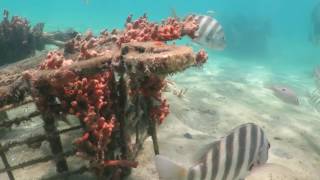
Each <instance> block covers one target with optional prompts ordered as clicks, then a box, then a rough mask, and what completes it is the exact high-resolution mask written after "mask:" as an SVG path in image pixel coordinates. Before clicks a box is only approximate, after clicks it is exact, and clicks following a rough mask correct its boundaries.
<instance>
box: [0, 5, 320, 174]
mask: <svg viewBox="0 0 320 180" xmlns="http://www.w3.org/2000/svg"><path fill="white" fill-rule="evenodd" d="M317 3H319V1H318V0H304V1H301V0H300V1H298V0H296V1H294V0H189V1H186V0H176V1H172V0H160V1H151V0H149V1H147V0H117V1H111V0H109V1H108V0H87V1H86V0H51V1H49V0H24V1H23V0H0V10H1V11H2V10H3V9H7V10H9V12H10V14H11V15H18V16H23V17H26V18H28V19H29V20H30V21H31V23H33V24H35V23H38V22H45V31H55V30H64V29H67V28H70V27H71V28H74V29H76V30H77V31H80V32H85V31H86V30H92V31H93V32H95V33H99V32H100V31H101V30H103V29H105V28H107V29H109V30H111V29H113V28H123V26H124V22H125V19H126V18H127V16H128V15H129V14H133V15H134V17H139V16H140V15H142V14H143V13H147V15H148V17H149V19H150V20H152V21H160V20H162V19H164V18H166V17H168V16H170V15H171V9H175V10H176V12H177V14H178V15H179V16H181V17H183V16H185V15H187V14H189V13H197V14H206V13H207V11H214V17H215V18H216V19H218V21H219V22H220V23H221V24H222V26H223V27H224V29H225V32H226V39H227V48H226V49H225V50H224V51H221V52H220V51H219V52H218V51H213V50H210V49H207V52H208V54H209V60H208V63H207V64H205V66H204V68H203V69H201V70H199V69H189V70H187V71H186V72H184V73H182V74H179V75H178V77H173V79H175V80H177V84H178V86H181V87H188V88H189V89H190V90H189V93H190V96H189V95H186V96H187V98H186V99H187V100H188V102H193V100H195V101H197V100H199V99H201V98H204V99H205V98H213V100H212V101H216V99H214V98H215V96H214V95H212V94H213V92H215V93H216V92H220V91H223V90H221V89H223V88H224V87H223V85H226V84H228V83H229V82H232V83H231V84H233V85H235V84H236V85H237V86H240V88H239V87H237V88H239V89H241V88H243V89H242V90H241V91H242V94H241V93H240V94H241V95H239V96H242V97H233V96H230V97H228V94H223V93H222V94H223V95H224V96H225V97H226V99H228V98H230V99H232V98H234V99H232V100H230V101H229V103H230V102H231V103H234V104H233V105H232V106H231V105H230V106H231V107H239V108H240V109H241V108H244V107H245V108H249V109H250V108H251V109H252V111H253V112H254V113H253V112H252V114H250V113H251V111H250V113H249V114H248V115H247V116H248V119H247V120H244V121H249V120H252V119H254V118H256V117H259V118H261V117H260V116H258V115H263V114H264V113H266V114H272V115H274V114H276V115H279V114H281V115H283V117H284V119H285V120H287V119H289V120H288V123H289V122H291V123H292V124H295V123H296V124H299V123H301V122H302V120H306V118H310V119H312V120H314V119H317V118H318V119H319V116H316V115H314V111H313V110H311V109H310V108H309V106H308V105H306V104H307V103H305V102H306V101H307V100H305V99H306V94H307V93H308V92H310V91H311V90H312V89H314V87H315V83H314V77H313V70H314V68H315V67H316V66H317V65H319V64H320V46H318V47H317V46H314V45H313V44H312V43H311V42H310V33H311V23H312V22H311V12H312V9H313V7H314V6H315V5H316V4H317ZM236 24H237V25H236ZM237 28H238V29H237ZM255 28H258V29H259V30H257V31H255V30H254V31H251V30H252V29H255ZM250 32H254V33H256V34H253V33H250ZM235 36H238V37H237V38H239V39H238V41H233V39H232V37H233V38H236V37H235ZM190 42H191V41H190V40H189V39H187V38H185V39H182V40H181V41H180V42H179V43H180V44H184V43H190ZM233 43H234V44H233ZM236 43H237V44H236ZM192 46H193V47H194V48H195V49H200V48H205V47H199V46H194V45H192ZM213 74H214V75H213ZM193 76H194V78H195V79H196V80H194V79H192V77H193ZM208 76H209V78H207V77H208ZM188 78H189V79H190V81H189V82H187V81H188V80H189V79H188ZM197 78H198V79H197ZM206 78H207V79H206ZM208 79H209V80H210V82H208V83H206V80H208ZM179 80H180V81H181V82H180V83H179ZM184 80H185V81H184ZM198 82H199V85H198V87H193V86H192V85H190V84H192V83H193V85H194V84H195V83H198ZM224 82H226V83H224ZM238 82H241V84H237V83H238ZM272 82H273V83H275V84H286V85H288V86H290V87H293V88H294V90H295V91H296V92H297V94H298V95H299V96H301V99H303V101H302V105H301V106H300V107H299V109H298V108H296V107H294V108H292V107H289V106H288V107H287V106H286V105H283V106H282V105H281V108H279V109H281V110H279V109H277V108H278V106H280V105H279V104H277V102H274V101H275V99H272V98H271V100H270V101H269V99H270V97H272V93H271V92H269V91H267V90H265V89H263V88H262V87H264V86H265V85H267V84H269V83H272ZM228 85H229V86H226V88H229V87H231V85H230V84H228ZM217 86H219V88H221V89H218V90H217V89H215V88H217ZM208 87H209V88H208ZM232 87H233V86H232ZM232 87H231V89H229V90H230V92H231V91H232V93H234V92H238V91H237V90H238V89H236V90H235V91H233V89H232ZM201 88H203V89H206V90H207V91H206V92H207V93H208V94H210V95H208V96H206V97H202V96H201V94H200V95H198V96H193V93H195V92H197V90H198V91H199V92H200V93H204V94H205V91H202V90H203V89H201ZM228 92H229V91H226V92H225V93H228ZM232 93H231V94H232ZM211 95H212V96H211ZM229 95H230V94H229ZM265 95H266V96H265ZM236 96H237V95H236ZM243 96H244V97H243ZM188 98H190V99H188ZM192 98H193V99H192ZM237 98H239V99H240V100H243V99H245V102H244V101H237V100H239V99H237ZM259 98H262V99H259ZM170 99H171V100H172V99H173V97H171V98H169V100H170ZM257 100H259V103H260V104H261V103H263V104H262V105H261V106H263V105H265V107H269V106H271V107H270V109H268V108H266V109H263V108H261V107H260V109H259V107H258V106H257V104H255V103H258V101H257ZM174 101H175V100H174ZM208 101H211V99H210V100H208ZM201 103H203V102H201ZM241 103H242V104H241ZM246 103H248V104H249V105H248V104H246ZM173 104H174V103H173ZM177 104H179V103H177ZM204 104H205V103H204ZM239 104H240V105H239ZM205 105H207V107H211V105H212V104H210V103H209V104H205ZM237 105H239V106H237ZM252 105H253V106H252ZM267 105H269V106H267ZM216 106H218V105H217V104H215V105H212V107H216ZM221 106H222V107H223V106H224V105H221ZM255 108H256V109H255ZM308 108H309V109H308ZM297 109H298V110H297ZM172 111H173V116H175V114H174V112H179V113H181V112H180V110H179V108H175V107H173V110H172ZM217 111H219V110H217ZM279 111H281V112H279ZM245 112H246V111H245ZM255 113H257V114H255ZM259 113H260V114H259ZM231 114H232V113H231ZM192 115H193V116H194V115H195V114H192ZM317 115H318V114H317ZM177 116H178V115H177ZM230 116H232V118H237V117H238V114H236V115H234V116H235V117H234V116H233V115H229V116H228V118H229V117H230ZM279 116H280V115H279ZM170 118H171V117H169V119H170ZM221 118H224V117H223V116H222V115H221ZM228 118H227V119H228ZM232 118H231V119H232ZM286 118H287V119H286ZM199 119H200V118H199ZM240 119H241V118H240ZM262 119H263V118H262ZM297 119H298V120H299V122H297V121H296V120H297ZM192 120H193V119H192ZM300 120H301V121H300ZM308 120H309V119H308ZM188 121H191V120H190V119H189V120H188ZM281 121H282V122H281V123H283V124H285V123H286V122H287V121H283V120H282V119H281ZM310 121H311V120H310ZM226 122H227V123H229V122H230V123H234V122H235V121H233V119H232V120H230V121H228V120H226ZM308 122H309V121H308ZM277 123H278V122H275V123H274V122H273V124H272V125H270V124H269V125H266V126H267V130H269V131H270V133H275V132H274V131H272V128H273V127H272V126H276V125H277ZM281 123H279V124H281ZM191 124H192V123H191ZM217 124H218V125H219V123H217ZM266 124H267V123H266ZM275 124H276V125H275ZM192 125H193V124H192ZM192 125H190V126H192ZM215 125H216V124H215ZM264 125H265V124H264ZM299 125H300V124H299ZM317 125H319V123H317ZM226 126H227V125H221V127H226ZM312 126H313V125H309V126H308V128H310V129H311V128H312ZM280 127H281V128H284V127H286V125H279V130H282V129H281V128H280ZM318 127H319V126H318ZM268 128H269V129H268ZM199 129H200V130H201V128H199ZM199 129H198V130H199ZM222 129H223V128H222ZM306 129H307V128H306ZM277 130H278V129H277ZM317 130H319V129H317ZM310 134H311V135H310ZM309 135H310V137H313V140H314V141H315V142H318V143H320V142H319V137H320V134H319V131H318V132H316V133H315V134H313V132H312V131H310V132H309ZM270 136H271V135H270ZM284 139H285V138H284ZM299 140H301V139H297V140H296V141H297V142H301V144H302V145H301V144H299V145H297V144H293V145H292V144H291V145H292V147H294V148H295V147H298V146H303V145H304V144H303V140H302V141H299ZM161 142H162V141H161V139H160V143H161ZM275 144H277V143H275ZM274 147H278V146H277V145H275V146H274ZM279 147H283V146H279ZM294 148H293V149H294ZM288 149H290V148H287V150H288ZM306 149H308V148H306ZM315 149H317V148H315ZM296 152H298V154H299V153H301V152H302V153H303V149H302V150H301V149H299V150H297V151H296ZM310 152H313V153H314V154H316V157H317V158H318V161H317V163H319V162H320V160H319V159H320V156H319V154H318V153H317V152H314V151H312V148H311V150H310ZM292 154H294V152H292ZM304 158H305V157H300V159H299V158H297V159H298V160H300V161H304V162H305V159H304ZM310 159H315V158H314V156H313V157H310ZM272 160H274V161H275V162H276V160H278V159H272ZM298 160H297V162H298ZM307 160H308V159H307ZM279 162H281V163H286V162H287V161H279ZM288 162H289V163H290V162H291V161H288ZM314 163H315V162H314ZM293 164H294V163H293ZM315 164H316V163H315ZM297 167H298V166H297ZM306 167H307V168H310V166H306ZM315 167H317V168H320V165H319V164H316V165H315ZM310 169H311V168H310ZM318 177H319V176H318Z"/></svg>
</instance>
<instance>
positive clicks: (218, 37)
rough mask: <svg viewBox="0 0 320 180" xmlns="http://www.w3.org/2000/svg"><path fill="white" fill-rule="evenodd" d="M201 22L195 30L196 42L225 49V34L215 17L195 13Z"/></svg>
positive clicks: (217, 48) (213, 47)
mask: <svg viewBox="0 0 320 180" xmlns="http://www.w3.org/2000/svg"><path fill="white" fill-rule="evenodd" d="M195 19H196V20H197V22H198V23H199V29H198V30H197V31H196V32H195V36H196V38H194V39H193V41H194V42H196V43H198V44H200V45H202V46H205V47H208V48H212V49H215V50H223V49H224V48H225V47H226V41H225V34H224V31H223V28H222V26H221V24H220V23H219V22H218V21H217V20H216V19H215V18H213V17H211V16H207V15H195Z"/></svg>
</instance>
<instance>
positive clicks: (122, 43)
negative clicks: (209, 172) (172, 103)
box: [0, 15, 207, 180]
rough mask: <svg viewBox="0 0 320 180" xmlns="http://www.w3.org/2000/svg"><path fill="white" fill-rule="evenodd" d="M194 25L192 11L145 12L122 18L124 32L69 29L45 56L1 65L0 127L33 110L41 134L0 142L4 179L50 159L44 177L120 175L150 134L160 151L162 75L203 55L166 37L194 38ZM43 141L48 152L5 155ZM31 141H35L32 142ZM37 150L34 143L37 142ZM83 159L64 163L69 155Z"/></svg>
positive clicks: (164, 110) (165, 110)
mask: <svg viewBox="0 0 320 180" xmlns="http://www.w3.org/2000/svg"><path fill="white" fill-rule="evenodd" d="M197 29H198V23H197V21H196V20H195V19H194V17H193V16H188V17H186V18H185V19H183V20H178V19H175V18H171V17H169V18H167V19H166V20H164V21H163V22H161V23H152V22H149V21H148V18H147V16H146V15H143V16H141V17H140V18H138V19H136V20H133V18H132V16H131V15H130V16H128V18H127V20H126V23H125V28H124V29H123V30H116V29H115V30H112V31H111V32H109V31H107V30H104V31H102V32H101V33H100V35H98V36H95V35H94V34H93V33H92V32H90V31H88V32H87V33H85V34H84V35H80V34H78V35H76V36H75V37H74V38H73V39H71V40H69V41H68V42H67V43H65V45H64V48H61V49H59V50H56V51H52V52H49V53H48V54H47V55H45V56H38V57H37V58H29V59H26V60H23V61H20V62H17V63H15V64H12V65H10V66H7V67H6V68H5V69H2V70H1V71H0V117H1V119H0V128H9V127H12V126H13V125H17V126H19V124H20V123H21V122H24V121H29V120H30V118H32V117H35V116H40V117H41V119H42V121H43V128H44V132H45V133H43V134H39V135H30V137H27V138H24V139H18V140H16V141H9V142H6V141H5V142H4V143H1V144H0V157H1V159H2V162H3V164H4V166H5V167H4V168H2V169H0V173H7V175H8V177H9V179H10V180H11V179H15V177H14V171H15V170H17V169H21V168H25V167H27V166H32V165H34V164H36V163H41V162H46V161H54V162H55V165H56V172H57V174H55V175H53V176H50V177H43V179H63V178H67V177H69V176H72V175H74V174H80V173H83V172H85V171H89V172H92V173H93V174H95V176H96V177H97V178H98V179H122V178H123V177H125V176H126V175H128V174H129V173H130V169H131V168H136V167H138V166H139V162H137V161H136V160H135V159H136V156H137V154H138V153H139V150H140V149H141V147H142V145H143V141H144V140H145V139H146V138H147V137H149V136H151V137H152V140H153V146H154V152H155V154H159V147H158V144H157V126H159V125H161V123H162V122H163V121H164V120H165V118H166V116H167V115H168V114H169V104H168V102H167V100H166V98H165V97H164V96H163V94H162V90H163V89H164V87H165V86H166V83H167V81H166V77H167V76H168V75H171V74H174V73H178V72H181V71H183V70H185V69H187V68H189V67H193V66H201V65H202V64H204V63H205V62H206V60H207V54H206V52H205V51H204V50H200V51H199V52H194V51H193V50H192V48H190V47H187V46H178V45H175V44H174V43H173V44H171V45H169V44H168V42H169V41H173V40H176V39H179V38H181V37H183V36H190V37H191V38H193V37H195V31H197ZM27 103H34V104H35V105H36V107H37V109H36V111H34V112H32V113H30V114H28V115H25V116H23V117H19V118H13V119H9V118H8V116H7V114H6V111H8V110H10V109H12V108H16V107H18V106H21V105H24V104H27ZM67 115H68V116H69V115H71V116H74V117H76V118H77V119H78V120H79V124H78V125H76V126H70V127H69V128H66V129H59V127H58V126H57V123H56V122H57V121H59V120H63V121H68V120H67ZM70 131H79V132H80V134H81V136H79V137H77V138H75V139H73V140H72V142H70V143H72V144H73V147H74V148H73V149H72V150H70V151H64V147H63V145H62V144H63V143H62V140H61V137H60V136H61V134H64V133H69V132H70ZM42 141H47V142H48V143H49V146H50V149H51V154H50V155H48V156H45V157H40V158H37V159H32V160H30V161H27V162H22V163H20V164H16V165H11V164H10V163H9V162H8V160H7V158H6V153H8V152H9V151H10V149H11V148H12V147H15V146H19V145H23V144H28V145H32V144H35V143H41V142H42ZM33 147H34V146H33ZM36 148H37V146H36ZM74 155H76V156H79V157H81V158H83V159H84V160H85V161H86V162H87V163H86V164H85V165H83V166H81V167H80V168H78V169H71V168H70V166H71V165H70V164H68V162H67V160H66V159H67V158H68V157H69V156H74Z"/></svg>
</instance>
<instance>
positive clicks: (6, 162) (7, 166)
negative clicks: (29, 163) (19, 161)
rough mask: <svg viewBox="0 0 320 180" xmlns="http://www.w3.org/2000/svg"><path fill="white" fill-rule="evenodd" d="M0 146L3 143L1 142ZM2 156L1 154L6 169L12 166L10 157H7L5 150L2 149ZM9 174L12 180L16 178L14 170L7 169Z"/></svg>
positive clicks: (0, 152)
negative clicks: (9, 160)
mask: <svg viewBox="0 0 320 180" xmlns="http://www.w3.org/2000/svg"><path fill="white" fill-rule="evenodd" d="M0 148H1V144H0ZM0 156H1V159H2V162H3V164H4V167H5V168H6V169H8V168H10V164H9V162H8V159H7V157H6V154H5V153H4V152H3V151H0ZM7 174H8V177H9V179H10V180H14V176H13V173H12V171H10V170H8V171H7Z"/></svg>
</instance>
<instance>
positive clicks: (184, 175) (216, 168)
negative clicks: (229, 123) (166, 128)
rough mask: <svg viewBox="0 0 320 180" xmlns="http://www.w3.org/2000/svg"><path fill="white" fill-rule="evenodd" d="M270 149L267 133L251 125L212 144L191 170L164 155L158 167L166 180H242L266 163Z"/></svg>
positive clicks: (160, 174) (158, 158) (158, 156)
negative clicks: (252, 170)
mask: <svg viewBox="0 0 320 180" xmlns="http://www.w3.org/2000/svg"><path fill="white" fill-rule="evenodd" d="M269 148H270V144H269V142H268V140H267V137H266V135H265V133H264V132H263V130H262V129H261V128H260V127H259V126H257V125H255V124H253V123H248V124H243V125H241V126H239V127H237V128H235V129H233V130H232V131H231V132H230V133H229V134H228V135H227V136H224V137H223V138H221V139H220V140H219V141H215V142H214V143H212V144H210V145H209V146H208V148H207V151H205V153H204V154H203V156H202V158H201V159H200V160H199V161H198V163H196V164H195V165H194V166H192V167H190V168H189V169H186V168H184V167H182V166H180V165H178V164H176V163H175V162H173V161H171V160H169V159H168V158H166V157H164V156H161V155H157V156H156V158H155V164H156V167H157V170H158V173H159V177H160V179H162V180H207V179H208V180H241V179H244V178H245V177H246V176H247V174H248V172H249V171H250V170H251V169H252V168H253V167H255V166H258V165H261V164H264V163H266V161H267V160H268V151H269Z"/></svg>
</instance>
